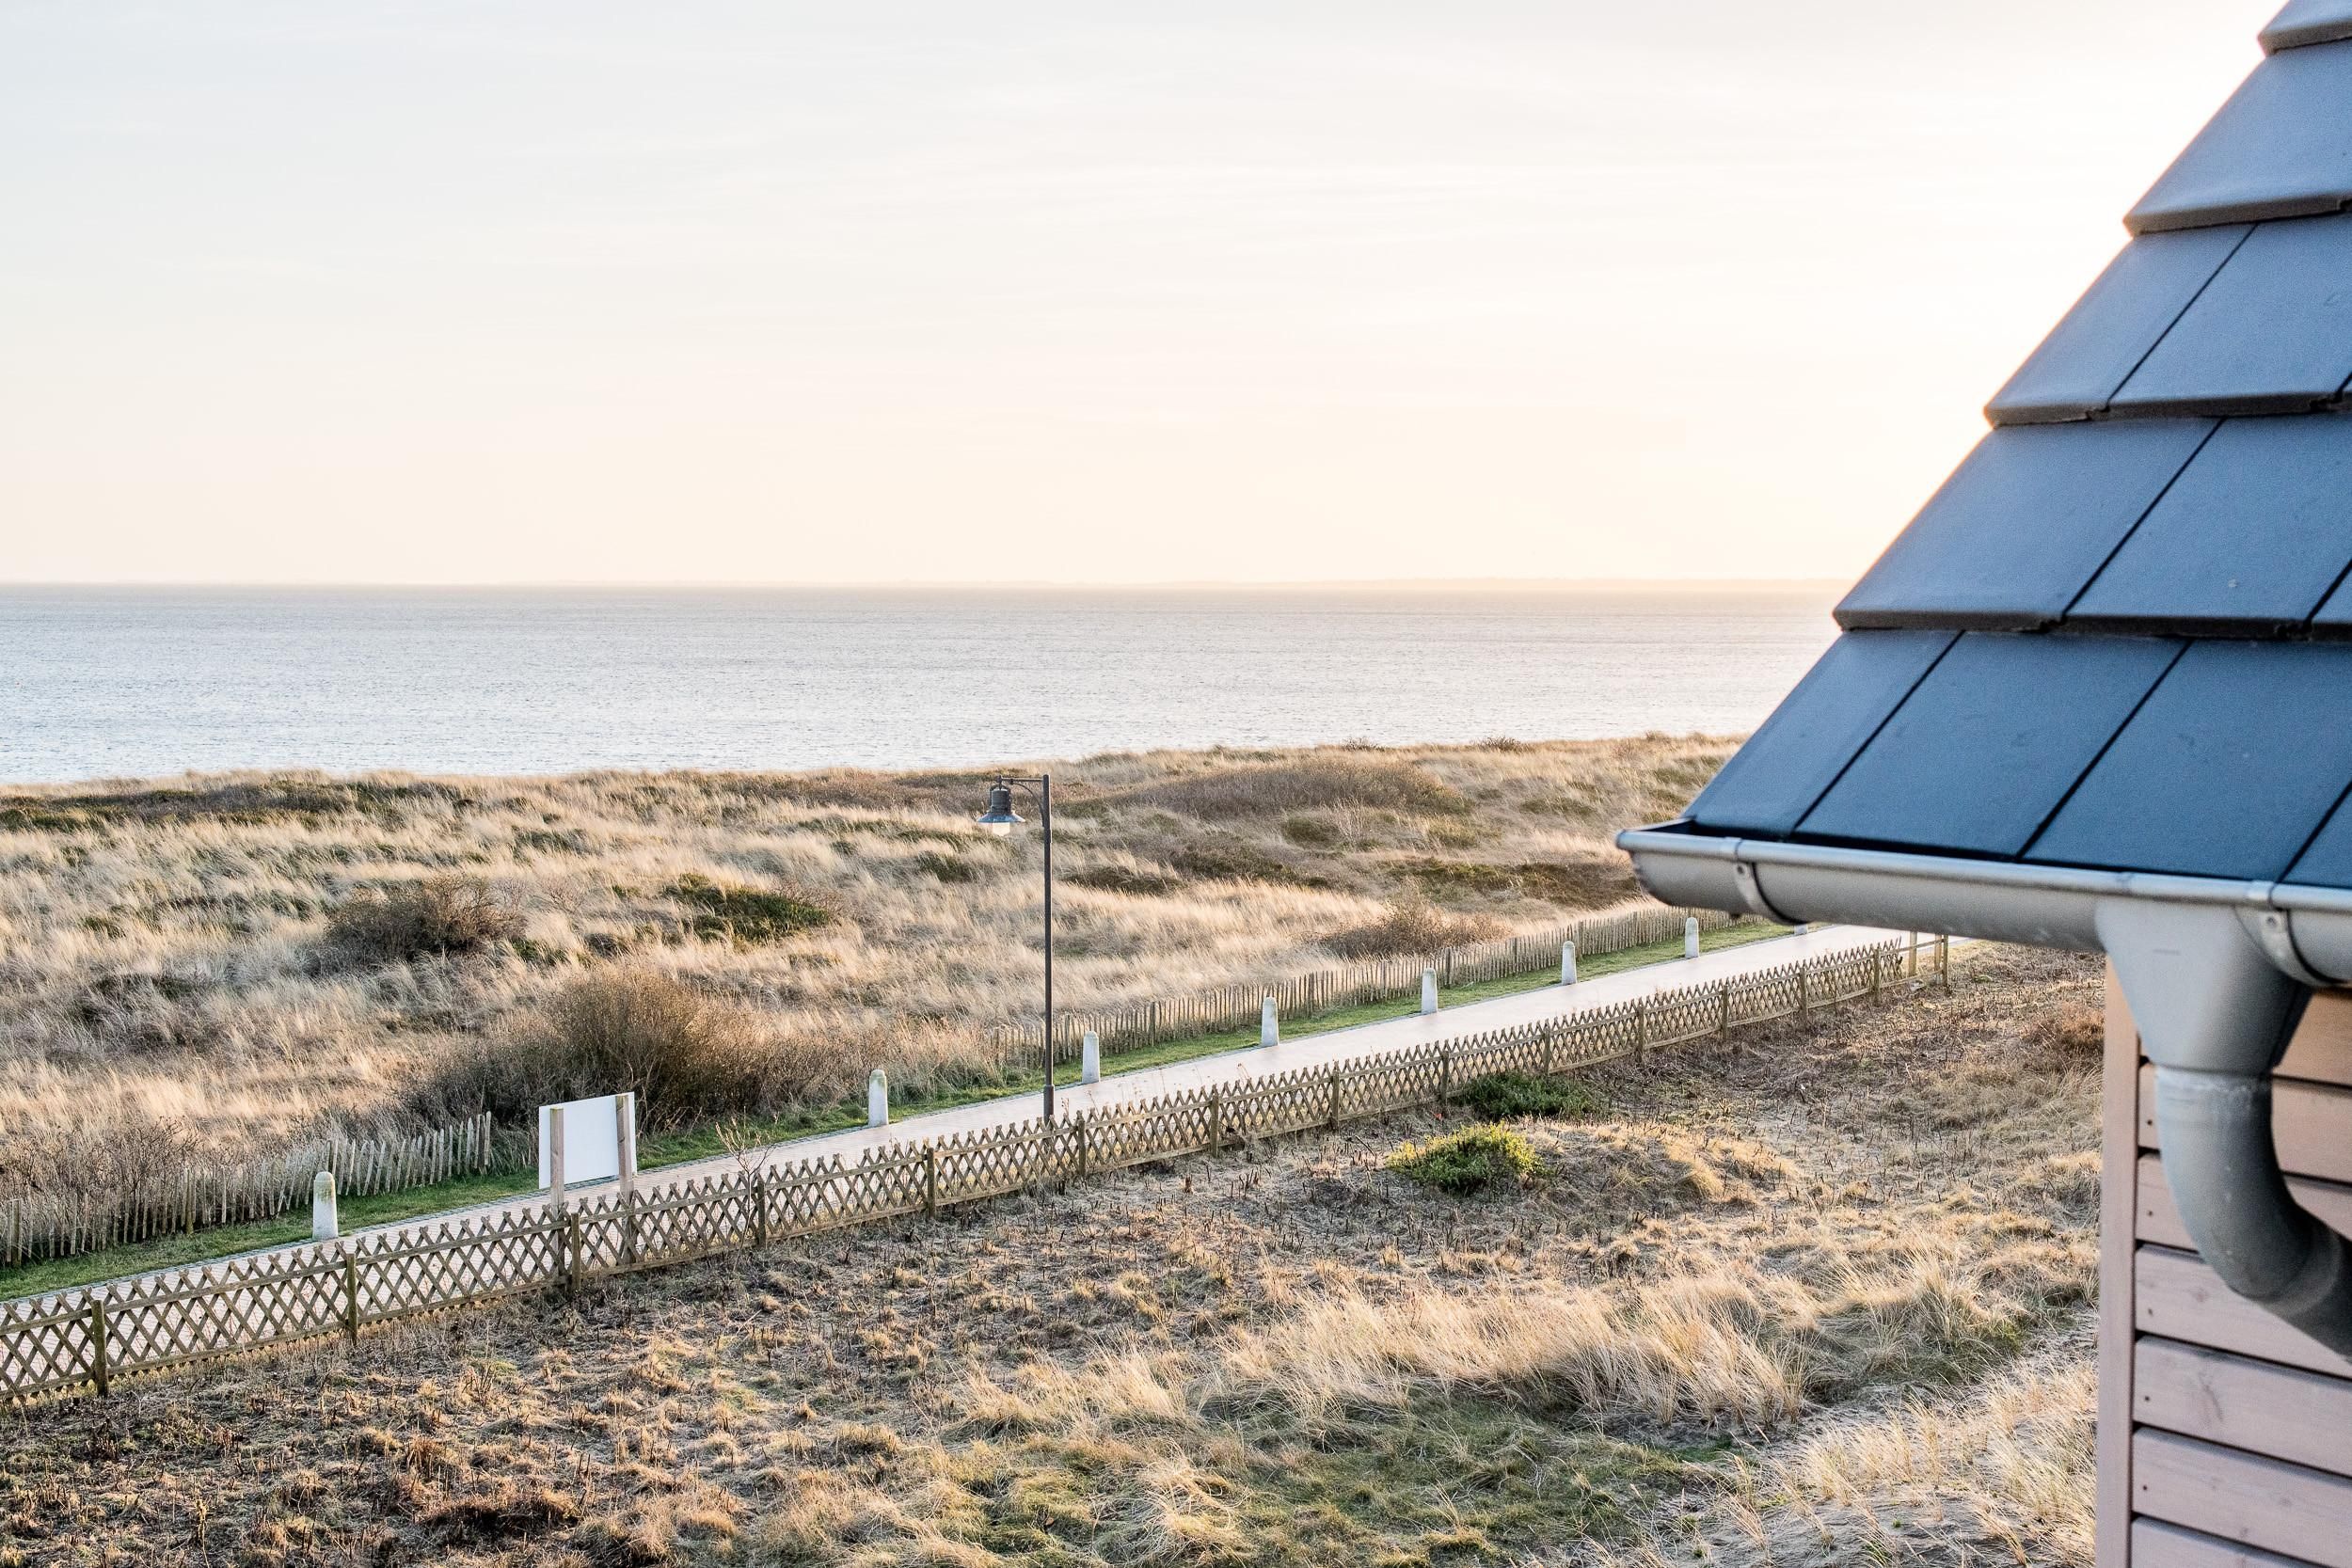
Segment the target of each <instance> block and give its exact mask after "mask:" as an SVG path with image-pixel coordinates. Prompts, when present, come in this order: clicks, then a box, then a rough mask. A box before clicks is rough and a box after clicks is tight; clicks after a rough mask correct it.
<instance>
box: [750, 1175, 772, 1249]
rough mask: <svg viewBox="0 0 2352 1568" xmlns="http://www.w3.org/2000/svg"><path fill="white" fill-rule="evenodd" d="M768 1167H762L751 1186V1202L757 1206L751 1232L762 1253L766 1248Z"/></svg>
mask: <svg viewBox="0 0 2352 1568" xmlns="http://www.w3.org/2000/svg"><path fill="white" fill-rule="evenodd" d="M768 1192H769V1178H768V1167H767V1166H765V1165H762V1166H760V1167H759V1174H758V1177H757V1179H756V1180H755V1181H754V1183H753V1186H752V1201H753V1202H755V1203H756V1204H758V1205H759V1210H758V1213H757V1215H756V1216H755V1218H754V1220H753V1222H752V1232H753V1234H754V1235H755V1236H756V1237H757V1238H758V1244H759V1247H760V1250H762V1251H763V1252H764V1251H766V1250H767V1247H768Z"/></svg>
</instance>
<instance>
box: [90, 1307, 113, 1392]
mask: <svg viewBox="0 0 2352 1568" xmlns="http://www.w3.org/2000/svg"><path fill="white" fill-rule="evenodd" d="M89 1364H90V1381H92V1382H93V1383H95V1384H97V1385H98V1391H99V1393H100V1394H102V1395H103V1394H107V1393H111V1392H112V1391H113V1386H112V1380H111V1379H110V1378H109V1377H108V1375H107V1371H108V1369H107V1366H106V1298H105V1297H103V1296H92V1297H90V1302H89Z"/></svg>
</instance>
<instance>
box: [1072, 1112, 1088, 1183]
mask: <svg viewBox="0 0 2352 1568" xmlns="http://www.w3.org/2000/svg"><path fill="white" fill-rule="evenodd" d="M1070 1127H1071V1131H1072V1132H1073V1133H1074V1134H1075V1135H1076V1137H1077V1140H1078V1179H1079V1180H1082V1181H1083V1180H1086V1174H1087V1118H1086V1113H1085V1112H1083V1111H1081V1112H1079V1113H1078V1115H1076V1116H1075V1117H1072V1118H1071V1121H1070Z"/></svg>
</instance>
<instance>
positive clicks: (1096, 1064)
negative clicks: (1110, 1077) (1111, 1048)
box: [1078, 1029, 1103, 1084]
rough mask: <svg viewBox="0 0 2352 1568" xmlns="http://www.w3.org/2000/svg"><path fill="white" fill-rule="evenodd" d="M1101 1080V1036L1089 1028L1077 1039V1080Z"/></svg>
mask: <svg viewBox="0 0 2352 1568" xmlns="http://www.w3.org/2000/svg"><path fill="white" fill-rule="evenodd" d="M1102 1081H1103V1037H1102V1036H1100V1035H1098V1034H1096V1033H1095V1032H1094V1031H1093V1030H1091V1029H1089V1030H1088V1031H1087V1032H1086V1034H1085V1035H1084V1036H1083V1037H1081V1038H1080V1039H1079V1041H1078V1082H1079V1083H1081V1084H1099V1083H1101V1082H1102Z"/></svg>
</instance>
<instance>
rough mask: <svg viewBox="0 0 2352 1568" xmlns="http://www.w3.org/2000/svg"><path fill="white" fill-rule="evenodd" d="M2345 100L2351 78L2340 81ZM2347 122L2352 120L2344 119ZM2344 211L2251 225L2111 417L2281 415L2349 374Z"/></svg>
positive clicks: (2329, 391) (2316, 399)
mask: <svg viewBox="0 0 2352 1568" xmlns="http://www.w3.org/2000/svg"><path fill="white" fill-rule="evenodd" d="M2344 87H2345V91H2346V94H2347V101H2348V102H2352V80H2347V81H2346V83H2345V84H2344ZM2344 119H2345V120H2346V122H2347V123H2352V114H2347V115H2345V116H2344ZM2347 278H2352V213H2345V214H2337V215H2336V216H2333V217H2324V218H2302V219H2296V220H2293V221H2289V222H2284V223H2265V224H2262V225H2259V226H2258V227H2257V228H2256V229H2255V230H2254V231H2253V232H2252V233H2251V234H2249V235H2248V236H2247V237H2246V242H2245V243H2244V244H2243V245H2239V246H2238V247H2237V249H2236V251H2235V252H2234V253H2233V255H2232V256H2231V257H2230V259H2229V261H2227V262H2225V263H2223V265H2222V268H2221V270H2220V271H2219V272H2218V273H2217V274H2215V275H2214V278H2213V281H2212V282H2210V283H2208V284H2206V285H2205V288H2204V291H2203V292H2202V293H2200V294H2199V295H2198V296H2197V298H2196V300H2195V301H2194V302H2193V303H2191V304H2190V306H2189V308H2188V309H2186V310H2184V311H2183V312H2182V313H2181V319H2180V320H2179V321H2177V322H2175V323H2174V324H2173V325H2172V329H2171V330H2170V331H2169V332H2167V333H2166V334H2165V335H2164V338H2163V340H2162V341H2160V342H2158V343H2157V344H2156V346H2155V347H2154V348H2153V349H2151V350H2150V351H2149V353H2148V357H2147V358H2146V359H2145V360H2143V361H2141V363H2140V366H2139V369H2137V371H2134V372H2132V375H2131V379H2129V380H2128V381H2126V382H2124V383H2123V387H2122V390H2121V391H2119V392H2117V393H2116V394H2115V397H2114V399H2113V400H2112V406H2113V407H2114V409H2115V410H2116V412H2117V413H2119V414H2121V413H2123V412H2126V411H2131V412H2137V413H2201V414H2231V413H2265V412H2269V413H2287V412H2296V411H2300V410H2305V409H2310V408H2312V407H2315V406H2317V405H2318V404H2324V403H2327V402H2328V401H2329V400H2330V399H2332V398H2334V397H2335V396H2336V394H2337V393H2338V392H2340V391H2342V390H2343V388H2344V381H2345V378H2346V377H2352V289H2347V288H2345V287H2344V283H2345V280H2346V279H2347Z"/></svg>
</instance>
